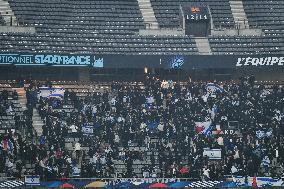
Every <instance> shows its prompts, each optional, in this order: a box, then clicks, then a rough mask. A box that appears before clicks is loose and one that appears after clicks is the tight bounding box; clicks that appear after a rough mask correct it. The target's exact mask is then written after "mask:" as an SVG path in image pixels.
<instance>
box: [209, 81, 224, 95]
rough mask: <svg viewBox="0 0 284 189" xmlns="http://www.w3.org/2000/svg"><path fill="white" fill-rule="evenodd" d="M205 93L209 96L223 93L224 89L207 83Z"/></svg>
mask: <svg viewBox="0 0 284 189" xmlns="http://www.w3.org/2000/svg"><path fill="white" fill-rule="evenodd" d="M206 91H207V93H210V94H212V93H214V94H215V93H223V92H224V89H223V88H222V87H221V86H219V85H217V84H215V83H207V85H206Z"/></svg>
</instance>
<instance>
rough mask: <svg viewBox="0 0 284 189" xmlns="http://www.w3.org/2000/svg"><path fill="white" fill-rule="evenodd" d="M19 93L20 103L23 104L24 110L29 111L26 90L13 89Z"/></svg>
mask: <svg viewBox="0 0 284 189" xmlns="http://www.w3.org/2000/svg"><path fill="white" fill-rule="evenodd" d="M13 90H15V91H16V92H17V93H18V101H19V103H20V104H21V106H22V108H23V110H27V98H26V91H25V89H24V88H13Z"/></svg>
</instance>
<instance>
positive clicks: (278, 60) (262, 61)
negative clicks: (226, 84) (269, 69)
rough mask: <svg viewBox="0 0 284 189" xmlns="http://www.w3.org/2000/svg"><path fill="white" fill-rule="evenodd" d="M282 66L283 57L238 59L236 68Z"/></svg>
mask: <svg viewBox="0 0 284 189" xmlns="http://www.w3.org/2000/svg"><path fill="white" fill-rule="evenodd" d="M265 65H266V66H283V65H284V57H262V58H251V57H247V58H238V61H237V63H236V66H237V67H241V66H265Z"/></svg>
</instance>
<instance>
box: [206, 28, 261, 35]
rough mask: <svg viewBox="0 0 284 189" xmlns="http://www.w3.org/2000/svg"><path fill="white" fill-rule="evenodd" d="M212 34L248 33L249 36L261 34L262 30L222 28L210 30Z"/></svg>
mask: <svg viewBox="0 0 284 189" xmlns="http://www.w3.org/2000/svg"><path fill="white" fill-rule="evenodd" d="M211 35H212V36H218V35H227V36H237V35H249V36H261V35H263V32H262V30H261V29H241V30H237V29H223V30H211Z"/></svg>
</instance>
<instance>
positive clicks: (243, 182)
mask: <svg viewBox="0 0 284 189" xmlns="http://www.w3.org/2000/svg"><path fill="white" fill-rule="evenodd" d="M233 181H234V182H235V183H236V184H237V185H238V186H246V187H249V186H252V182H253V177H248V178H247V179H246V178H245V177H242V176H235V177H233ZM256 183H257V186H258V187H268V186H283V183H284V182H283V181H282V179H274V178H271V177H256Z"/></svg>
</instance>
